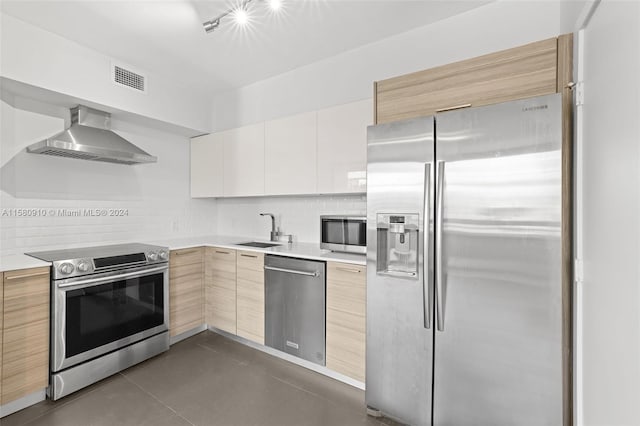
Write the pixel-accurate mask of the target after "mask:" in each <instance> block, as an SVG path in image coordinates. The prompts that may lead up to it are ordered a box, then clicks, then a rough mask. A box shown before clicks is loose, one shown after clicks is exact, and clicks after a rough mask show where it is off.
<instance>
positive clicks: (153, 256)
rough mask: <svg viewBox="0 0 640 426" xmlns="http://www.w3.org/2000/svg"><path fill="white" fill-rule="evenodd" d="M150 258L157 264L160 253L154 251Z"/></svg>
mask: <svg viewBox="0 0 640 426" xmlns="http://www.w3.org/2000/svg"><path fill="white" fill-rule="evenodd" d="M148 257H149V260H150V261H152V262H155V261H156V260H158V253H156V252H155V251H152V252H151V253H149V256H148Z"/></svg>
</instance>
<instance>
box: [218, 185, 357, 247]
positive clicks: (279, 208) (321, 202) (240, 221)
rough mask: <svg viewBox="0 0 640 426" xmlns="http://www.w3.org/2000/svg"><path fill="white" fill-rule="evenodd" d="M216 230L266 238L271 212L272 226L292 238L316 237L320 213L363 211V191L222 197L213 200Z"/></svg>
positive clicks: (311, 239)
mask: <svg viewBox="0 0 640 426" xmlns="http://www.w3.org/2000/svg"><path fill="white" fill-rule="evenodd" d="M217 208H218V226H217V229H218V234H221V235H238V236H244V237H248V238H260V239H269V231H270V230H271V219H270V218H269V217H262V216H260V213H273V214H274V215H275V216H276V226H279V227H280V229H281V231H282V232H284V233H285V234H293V237H294V241H297V242H311V243H317V242H319V241H320V215H323V214H354V215H355V214H362V215H364V214H366V210H367V204H366V196H365V195H339V196H338V195H332V196H330V195H318V196H296V197H293V196H291V197H255V198H226V199H219V200H218V201H217Z"/></svg>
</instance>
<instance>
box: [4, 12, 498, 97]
mask: <svg viewBox="0 0 640 426" xmlns="http://www.w3.org/2000/svg"><path fill="white" fill-rule="evenodd" d="M488 2H489V1H488V0H471V1H460V0H456V1H453V0H445V1H435V0H288V1H287V0H284V2H283V3H284V6H283V9H282V10H281V13H279V14H278V15H274V14H273V13H270V12H269V9H268V6H267V5H266V4H265V2H263V1H262V0H253V2H252V3H251V5H250V11H251V12H252V15H253V19H252V21H251V25H250V26H249V27H248V28H239V27H237V25H235V23H234V22H233V20H232V19H231V18H230V17H229V18H227V19H226V20H223V22H222V24H221V25H220V27H219V28H218V29H217V30H216V31H215V32H213V33H210V34H207V33H205V31H204V29H203V27H202V23H203V22H204V21H207V20H209V19H211V18H213V17H215V16H217V15H218V14H219V13H221V12H222V11H224V10H226V9H228V8H229V6H230V5H231V3H230V2H229V1H219V0H214V1H192V0H137V1H131V0H129V1H116V0H98V1H96V0H84V1H80V0H76V1H57V0H46V1H33V0H32V1H25V0H2V1H1V2H0V3H1V5H2V6H1V7H2V12H3V13H6V14H8V15H11V16H14V17H16V18H18V19H21V20H23V21H26V22H29V23H31V24H34V25H36V26H38V27H41V28H44V29H46V30H48V31H51V32H53V33H57V34H59V35H61V36H63V37H65V38H67V39H70V40H73V41H76V42H78V43H80V44H83V45H85V46H87V47H90V48H92V49H95V50H97V51H99V52H101V53H103V54H106V55H108V56H111V57H113V58H115V59H117V60H120V61H123V62H125V63H127V64H129V65H132V66H134V67H137V68H138V69H140V70H141V71H143V72H149V73H153V74H160V75H163V76H165V77H169V78H175V79H180V80H181V83H182V84H183V85H185V86H188V87H194V88H197V89H198V90H206V91H209V92H216V91H222V90H228V89H231V88H234V87H240V86H244V85H246V84H249V83H252V82H255V81H259V80H262V79H265V78H268V77H271V76H274V75H277V74H280V73H283V72H286V71H289V70H292V69H294V68H297V67H300V66H302V65H306V64H309V63H312V62H315V61H318V60H321V59H323V58H327V57H330V56H334V55H336V54H339V53H341V52H344V51H347V50H350V49H354V48H356V47H358V46H362V45H365V44H368V43H372V42H375V41H376V40H380V39H383V38H386V37H389V36H392V35H394V34H399V33H402V32H405V31H408V30H411V29H412V28H416V27H419V26H423V25H427V24H430V23H432V22H435V21H438V20H442V19H445V18H447V17H450V16H453V15H456V14H459V13H463V12H465V11H467V10H470V9H473V8H475V7H478V6H481V5H483V4H486V3H488ZM425 42H433V40H431V41H425Z"/></svg>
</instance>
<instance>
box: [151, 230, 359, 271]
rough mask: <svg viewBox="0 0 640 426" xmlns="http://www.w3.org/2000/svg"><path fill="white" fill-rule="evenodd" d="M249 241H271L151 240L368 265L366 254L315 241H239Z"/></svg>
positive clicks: (213, 237)
mask: <svg viewBox="0 0 640 426" xmlns="http://www.w3.org/2000/svg"><path fill="white" fill-rule="evenodd" d="M249 241H262V242H267V243H268V242H270V241H267V240H260V239H252V238H250V237H249V238H247V237H234V236H229V235H209V236H204V237H187V238H176V239H166V240H158V241H151V242H150V244H156V245H160V246H165V247H169V249H171V250H179V249H184V248H190V247H202V246H204V247H223V248H228V249H233V250H244V251H257V252H260V253H266V254H277V255H281V256H289V257H299V258H303V259H312V260H322V261H333V262H344V263H351V264H354V265H362V266H364V265H366V264H367V260H366V256H365V255H364V254H351V253H337V252H332V251H329V250H323V249H321V248H320V244H315V243H292V244H287V243H279V244H280V245H278V246H276V247H269V248H257V247H248V246H239V245H238V244H237V243H243V242H249Z"/></svg>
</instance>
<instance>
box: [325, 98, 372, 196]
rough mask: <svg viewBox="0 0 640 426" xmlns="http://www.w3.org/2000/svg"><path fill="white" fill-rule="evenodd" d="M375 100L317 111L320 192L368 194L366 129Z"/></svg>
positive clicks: (370, 119)
mask: <svg viewBox="0 0 640 426" xmlns="http://www.w3.org/2000/svg"><path fill="white" fill-rule="evenodd" d="M372 123H373V100H372V99H367V100H364V101H359V102H353V103H349V104H345V105H339V106H336V107H332V108H327V109H323V110H320V111H318V192H319V193H321V194H330V193H349V192H366V191H367V126H369V125H371V124H372Z"/></svg>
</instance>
